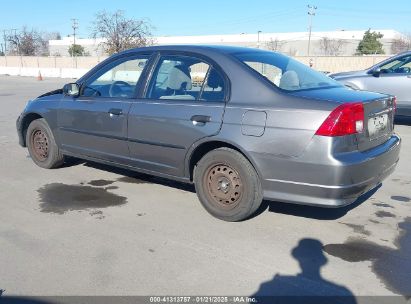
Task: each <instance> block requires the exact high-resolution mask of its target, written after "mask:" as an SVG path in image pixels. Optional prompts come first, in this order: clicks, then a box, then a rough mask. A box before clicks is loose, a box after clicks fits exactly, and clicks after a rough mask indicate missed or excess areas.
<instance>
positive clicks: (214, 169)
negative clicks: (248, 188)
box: [204, 164, 243, 209]
mask: <svg viewBox="0 0 411 304" xmlns="http://www.w3.org/2000/svg"><path fill="white" fill-rule="evenodd" d="M204 186H205V187H204V188H205V189H206V190H207V192H208V193H207V194H208V195H209V197H210V198H211V199H212V201H213V203H214V204H216V205H217V206H219V207H220V208H221V207H222V208H224V209H231V208H234V207H235V206H236V205H237V204H238V202H239V200H240V199H241V197H242V193H243V183H242V181H241V177H240V175H239V174H238V172H237V171H236V170H235V169H233V168H231V167H230V166H228V165H226V164H217V165H212V166H211V167H210V168H209V169H208V170H207V173H206V174H205V175H204Z"/></svg>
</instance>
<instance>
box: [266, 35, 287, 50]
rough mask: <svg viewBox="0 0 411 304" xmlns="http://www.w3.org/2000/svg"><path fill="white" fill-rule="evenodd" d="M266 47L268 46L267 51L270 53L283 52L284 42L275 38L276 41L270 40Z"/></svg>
mask: <svg viewBox="0 0 411 304" xmlns="http://www.w3.org/2000/svg"><path fill="white" fill-rule="evenodd" d="M266 46H267V49H269V50H270V51H274V52H278V51H281V47H282V46H283V42H281V41H280V40H278V38H275V39H274V40H273V38H270V41H268V42H267V44H266Z"/></svg>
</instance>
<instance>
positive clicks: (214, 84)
mask: <svg viewBox="0 0 411 304" xmlns="http://www.w3.org/2000/svg"><path fill="white" fill-rule="evenodd" d="M207 85H208V86H209V87H210V88H212V89H217V88H219V87H221V88H222V87H223V86H224V83H223V79H222V78H221V76H220V74H219V73H218V72H217V71H216V70H214V69H211V70H210V73H209V74H208V78H207Z"/></svg>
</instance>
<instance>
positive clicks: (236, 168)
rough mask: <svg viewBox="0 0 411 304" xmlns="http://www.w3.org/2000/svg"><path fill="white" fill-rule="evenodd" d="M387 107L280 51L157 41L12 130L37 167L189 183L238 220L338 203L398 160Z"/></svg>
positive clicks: (385, 101)
mask: <svg viewBox="0 0 411 304" xmlns="http://www.w3.org/2000/svg"><path fill="white" fill-rule="evenodd" d="M394 106H395V105H394V99H393V97H392V96H389V95H383V94H379V93H370V92H365V91H353V90H350V89H348V88H346V87H344V86H343V85H341V84H340V83H338V82H336V81H334V80H332V79H331V78H329V77H327V76H325V75H324V74H322V73H318V72H315V71H313V70H312V69H310V68H308V67H307V66H305V65H303V64H301V63H299V62H297V61H295V60H293V59H292V58H289V57H287V56H284V55H281V54H278V53H273V52H268V51H263V50H258V49H251V48H239V47H223V46H157V47H148V48H141V49H133V50H129V51H126V52H122V53H119V54H116V55H114V56H112V57H110V58H108V59H107V60H105V61H104V62H102V63H100V64H99V65H98V66H96V67H95V68H94V69H92V70H91V71H90V72H88V73H87V74H86V75H84V76H83V77H82V78H80V79H79V80H78V81H77V82H75V83H70V84H67V85H65V86H64V88H63V89H60V90H56V91H52V92H49V93H46V94H44V95H42V96H39V97H38V98H35V99H33V100H32V101H30V102H29V103H28V104H27V106H26V108H25V109H24V111H23V112H22V114H21V115H20V117H19V118H18V119H17V130H18V135H19V139H20V144H21V145H22V146H24V147H28V150H29V153H30V155H31V158H32V160H33V161H34V162H35V163H36V164H37V165H39V166H40V167H43V168H56V167H59V166H61V165H62V164H63V163H64V159H65V156H74V157H78V158H82V159H86V160H89V161H95V162H100V163H105V164H109V165H112V166H119V167H124V168H128V169H131V170H136V171H139V172H144V173H147V174H152V175H156V176H161V177H165V178H168V179H173V180H177V181H181V182H186V183H194V185H195V188H196V191H197V194H198V197H199V200H200V202H201V203H202V204H203V206H204V207H205V209H206V210H207V211H208V212H209V213H211V214H212V215H214V216H215V217H217V218H220V219H223V220H227V221H239V220H243V219H246V218H248V217H250V216H251V215H252V214H253V213H254V212H255V211H256V210H257V209H258V207H259V206H260V204H261V202H262V200H263V199H269V200H276V201H284V202H291V203H298V204H308V205H315V206H324V207H338V206H344V205H347V204H350V203H352V202H354V201H355V200H356V199H357V198H358V197H359V196H360V195H362V194H363V193H365V192H367V191H369V190H370V189H372V188H374V187H376V186H377V185H379V184H380V183H381V182H382V180H383V179H384V178H386V177H387V176H388V175H389V174H391V173H392V172H393V170H394V169H395V166H396V165H397V162H398V158H399V151H400V138H399V137H398V136H397V135H396V134H395V133H394V125H393V121H394Z"/></svg>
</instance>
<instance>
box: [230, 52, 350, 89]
mask: <svg viewBox="0 0 411 304" xmlns="http://www.w3.org/2000/svg"><path fill="white" fill-rule="evenodd" d="M233 55H234V56H235V57H236V58H237V59H239V60H240V61H241V62H243V63H244V64H246V65H247V66H249V67H250V68H252V69H253V70H255V71H256V72H258V73H259V74H260V75H262V76H263V77H265V78H266V79H268V80H269V81H270V82H271V83H272V84H274V85H275V86H276V87H278V88H280V89H283V90H285V91H300V90H308V89H322V88H330V87H341V86H342V85H341V84H340V83H338V82H337V81H335V80H333V79H331V78H330V77H327V76H326V75H324V74H323V73H320V72H317V71H314V70H313V69H311V68H309V67H308V66H306V65H304V64H302V63H300V62H298V61H296V60H294V59H292V58H290V57H287V56H284V55H281V54H278V53H274V52H268V51H246V52H242V53H234V54H233Z"/></svg>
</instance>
